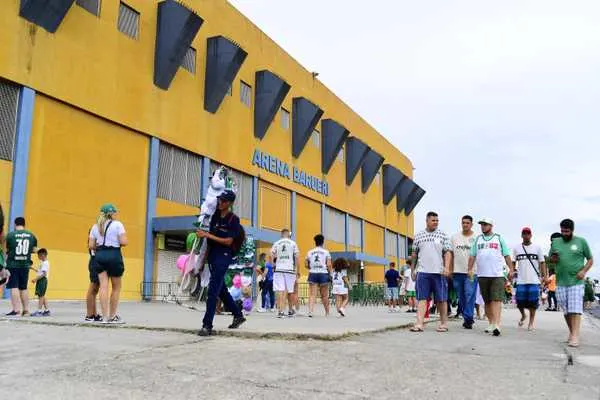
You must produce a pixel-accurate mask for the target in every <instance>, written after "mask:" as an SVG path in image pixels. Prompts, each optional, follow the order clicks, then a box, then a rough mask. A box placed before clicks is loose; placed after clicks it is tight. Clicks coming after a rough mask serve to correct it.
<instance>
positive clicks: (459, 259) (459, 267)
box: [450, 232, 477, 274]
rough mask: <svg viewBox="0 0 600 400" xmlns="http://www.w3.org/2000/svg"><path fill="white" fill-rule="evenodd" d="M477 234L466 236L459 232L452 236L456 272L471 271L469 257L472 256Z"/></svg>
mask: <svg viewBox="0 0 600 400" xmlns="http://www.w3.org/2000/svg"><path fill="white" fill-rule="evenodd" d="M476 238H477V235H476V234H475V233H472V234H471V236H465V235H463V233H462V232H459V233H457V234H455V235H454V236H452V239H450V242H451V243H452V253H453V254H454V273H455V274H466V273H468V272H469V257H470V256H471V247H473V243H475V239H476Z"/></svg>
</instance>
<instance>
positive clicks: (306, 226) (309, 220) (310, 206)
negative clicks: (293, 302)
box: [294, 196, 321, 278]
mask: <svg viewBox="0 0 600 400" xmlns="http://www.w3.org/2000/svg"><path fill="white" fill-rule="evenodd" d="M296 215H297V217H296V224H297V226H296V233H295V235H296V236H295V237H294V239H295V240H296V243H297V244H298V247H299V248H300V255H301V257H300V258H301V263H300V264H301V266H300V272H301V273H302V277H303V278H306V277H307V276H308V270H307V269H306V268H305V264H304V260H305V259H306V254H307V253H308V251H309V250H310V249H312V248H313V247H315V242H314V240H313V238H314V236H315V235H316V234H317V233H320V232H321V205H320V204H319V203H317V202H316V201H313V200H310V199H308V198H306V197H304V196H296Z"/></svg>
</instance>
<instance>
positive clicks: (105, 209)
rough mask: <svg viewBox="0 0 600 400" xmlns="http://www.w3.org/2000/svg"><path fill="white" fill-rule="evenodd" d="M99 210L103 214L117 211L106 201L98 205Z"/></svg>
mask: <svg viewBox="0 0 600 400" xmlns="http://www.w3.org/2000/svg"><path fill="white" fill-rule="evenodd" d="M100 212H101V213H104V214H112V213H116V212H117V207H115V206H114V205H112V204H110V203H106V204H104V205H102V207H100Z"/></svg>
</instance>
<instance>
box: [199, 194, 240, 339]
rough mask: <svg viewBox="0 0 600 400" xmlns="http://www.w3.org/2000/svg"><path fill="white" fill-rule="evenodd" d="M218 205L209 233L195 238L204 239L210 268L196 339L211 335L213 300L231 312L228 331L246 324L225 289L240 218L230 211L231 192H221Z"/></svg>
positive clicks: (231, 202)
mask: <svg viewBox="0 0 600 400" xmlns="http://www.w3.org/2000/svg"><path fill="white" fill-rule="evenodd" d="M217 200H218V206H217V210H216V211H215V213H214V214H213V216H212V218H211V220H210V230H209V232H206V231H202V230H199V231H197V232H196V235H197V236H198V237H199V238H206V239H207V240H208V257H207V262H208V264H209V267H210V281H209V283H208V297H207V299H206V313H205V314H204V319H203V320H202V329H201V330H200V332H198V335H200V336H210V335H212V333H213V330H212V329H213V319H214V317H215V310H216V308H217V297H218V298H220V299H221V301H223V304H225V306H226V307H227V309H229V310H231V311H232V313H233V322H232V323H231V325H229V329H236V328H238V327H239V326H240V325H241V324H243V323H244V322H245V321H246V318H244V316H243V314H242V311H241V310H240V308H239V307H238V306H237V305H236V304H235V302H234V301H233V298H232V297H231V294H229V291H228V290H227V287H225V274H226V273H227V270H228V269H229V265H231V263H232V262H233V257H234V255H235V254H233V250H232V245H233V240H234V238H235V237H236V236H237V235H239V234H240V229H241V226H240V219H239V218H238V216H237V215H235V214H234V213H233V212H231V211H230V209H231V206H232V205H233V203H234V202H235V193H234V192H233V191H231V190H225V191H224V192H223V193H221V195H219V196H218V197H217Z"/></svg>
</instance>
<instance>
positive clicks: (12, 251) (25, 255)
mask: <svg viewBox="0 0 600 400" xmlns="http://www.w3.org/2000/svg"><path fill="white" fill-rule="evenodd" d="M5 247H6V266H7V269H8V271H9V272H10V279H9V280H8V283H7V284H6V288H7V289H10V290H11V292H10V302H11V304H12V311H11V312H9V313H8V314H6V315H7V316H9V317H14V316H18V315H22V316H24V317H26V316H28V315H29V311H28V308H29V296H28V295H27V282H28V281H29V268H30V267H31V264H32V263H33V262H32V261H31V255H32V254H33V253H35V251H36V247H37V239H36V237H35V235H34V234H33V233H31V232H30V231H28V230H26V229H25V218H23V217H18V218H15V230H14V231H12V232H10V233H9V234H8V235H6V243H5ZM19 301H20V303H21V304H19ZM21 306H22V307H21ZM21 309H22V310H23V312H22V313H21V311H20V310H21Z"/></svg>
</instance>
